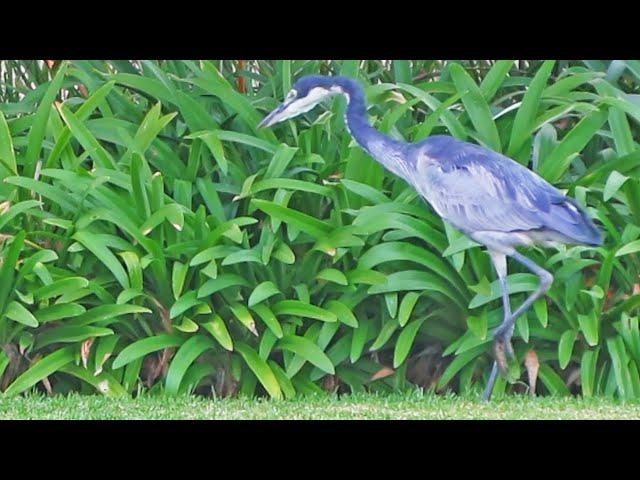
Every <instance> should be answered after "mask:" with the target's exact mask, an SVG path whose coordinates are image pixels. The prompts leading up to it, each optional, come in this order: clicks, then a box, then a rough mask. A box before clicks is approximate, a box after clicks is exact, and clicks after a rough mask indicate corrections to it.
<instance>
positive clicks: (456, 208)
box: [414, 141, 582, 233]
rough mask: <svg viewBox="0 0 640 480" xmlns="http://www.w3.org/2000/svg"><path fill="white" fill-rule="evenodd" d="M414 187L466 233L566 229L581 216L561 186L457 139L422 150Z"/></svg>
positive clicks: (577, 221)
mask: <svg viewBox="0 0 640 480" xmlns="http://www.w3.org/2000/svg"><path fill="white" fill-rule="evenodd" d="M416 170H417V172H416V173H417V176H416V179H415V181H414V184H415V185H416V188H417V189H418V190H419V191H420V192H421V193H422V194H423V195H424V196H425V198H426V199H427V200H428V201H429V203H431V205H432V206H433V207H434V209H435V210H436V211H437V212H438V214H440V215H441V216H442V217H443V218H444V219H446V220H448V221H449V222H450V223H452V224H453V225H454V226H456V227H457V228H459V229H461V230H463V231H466V232H467V233H471V232H477V231H487V230H490V231H499V232H514V231H527V230H538V229H544V228H552V229H554V230H555V229H558V228H559V229H560V231H562V230H566V229H567V228H570V226H571V225H576V224H578V223H579V222H581V221H582V215H581V212H580V211H579V208H577V207H576V206H575V204H574V202H571V201H569V200H568V199H567V197H565V196H564V195H563V194H562V193H561V192H560V191H558V190H557V189H556V188H554V187H553V186H552V185H550V184H549V183H547V182H546V181H545V180H543V179H542V178H540V177H539V176H538V175H536V174H535V173H533V172H532V171H531V170H529V169H527V168H525V167H524V166H522V165H520V164H519V163H517V162H515V161H513V160H511V159H510V158H508V157H505V156H503V155H500V154H498V153H496V152H492V151H490V150H487V149H485V148H482V147H479V146H477V145H473V144H469V143H466V142H460V141H455V142H451V144H450V145H447V148H446V149H437V148H436V149H425V150H423V151H422V152H421V153H419V154H418V158H417V160H416Z"/></svg>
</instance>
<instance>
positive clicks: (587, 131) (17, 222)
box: [0, 61, 640, 399]
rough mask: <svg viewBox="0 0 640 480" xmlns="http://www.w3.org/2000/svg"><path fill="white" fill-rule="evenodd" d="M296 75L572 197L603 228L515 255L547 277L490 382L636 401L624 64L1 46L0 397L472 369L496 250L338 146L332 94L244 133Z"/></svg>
mask: <svg viewBox="0 0 640 480" xmlns="http://www.w3.org/2000/svg"><path fill="white" fill-rule="evenodd" d="M309 73H323V74H342V75H351V76H354V77H357V78H358V79H359V80H360V81H361V82H362V84H363V86H364V87H365V88H366V92H367V97H368V99H369V102H370V104H371V108H370V110H369V113H370V116H371V120H372V122H373V123H374V125H375V126H376V127H377V128H379V129H380V130H382V131H384V132H387V133H388V134H389V135H392V136H394V137H397V138H401V139H403V140H405V141H417V140H420V139H423V138H425V137H427V136H428V135H430V134H436V133H445V134H450V135H453V136H455V137H458V138H461V139H466V140H468V141H472V142H477V143H480V144H482V145H485V146H486V147H489V148H492V149H494V150H496V151H499V152H503V153H505V154H507V155H509V156H511V157H512V158H514V159H516V160H517V161H519V162H521V163H523V164H525V165H527V166H528V167H530V168H532V169H533V170H535V171H537V172H538V173H539V174H541V175H542V176H543V177H545V178H546V179H547V180H549V181H550V182H552V183H554V184H555V185H557V186H558V187H559V188H561V189H563V190H566V191H568V193H569V195H571V196H574V197H575V198H577V199H578V201H579V202H581V203H582V204H584V205H586V206H587V207H588V209H589V211H590V213H591V214H592V215H593V216H594V217H595V218H596V219H597V220H598V222H599V224H601V225H602V228H603V230H604V232H605V237H606V242H605V245H604V246H603V247H601V248H586V247H569V248H564V247H562V248H561V249H560V250H537V249H533V250H531V251H530V252H529V254H530V255H531V256H532V258H533V259H534V260H535V261H536V262H538V263H540V264H542V265H544V266H545V268H547V269H549V270H550V271H552V272H554V274H555V278H556V281H555V283H554V285H553V287H552V290H551V291H550V292H549V295H548V297H547V298H546V299H544V300H541V301H539V302H538V303H537V304H536V306H535V309H534V311H532V312H530V313H529V314H528V315H526V316H523V317H522V318H521V319H519V320H518V323H517V329H516V336H515V337H514V346H515V350H516V354H517V357H518V359H519V363H520V371H519V372H513V373H514V375H515V377H516V378H518V379H519V380H518V381H516V382H515V383H513V384H508V383H507V382H505V381H504V380H502V379H501V380H500V381H499V383H498V385H497V389H498V391H511V392H515V391H520V392H522V391H526V390H533V389H535V390H536V391H537V392H539V393H542V394H549V393H551V394H556V395H568V394H571V393H576V394H582V395H584V396H593V395H606V396H615V397H620V398H624V399H630V398H638V397H640V374H639V368H640V331H639V326H638V317H637V307H638V305H640V288H639V286H638V270H639V268H640V263H639V259H638V255H637V252H638V251H640V184H639V179H640V176H639V173H640V170H639V167H640V151H639V150H638V143H637V141H638V139H639V129H638V122H639V121H640V96H639V94H640V62H639V61H614V62H610V61H607V62H603V61H571V62H568V61H545V62H541V61H497V62H494V61H385V62H382V61H202V62H195V61H140V62H138V61H135V62H133V61H132V62H128V61H62V62H60V61H0V178H1V180H2V182H1V183H0V202H1V203H0V232H1V237H0V242H1V246H0V257H1V260H2V266H1V267H0V344H1V345H2V350H1V351H0V390H2V391H4V393H5V394H7V395H11V394H17V393H20V392H24V391H27V390H30V389H33V388H37V389H40V390H45V391H48V392H50V393H65V392H69V391H79V392H81V393H91V392H96V391H97V392H101V393H103V394H105V395H131V394H139V393H140V392H143V391H144V392H148V393H151V394H153V393H154V392H157V393H161V392H163V393H165V394H179V393H183V392H196V393H201V394H206V395H212V396H216V397H225V396H231V395H238V394H244V395H263V394H266V395H270V396H272V397H278V398H279V397H287V398H291V397H294V396H296V395H306V394H310V393H313V392H322V391H340V392H359V391H376V392H390V391H403V390H408V389H415V388H416V385H418V386H420V387H423V388H425V389H435V390H436V391H447V390H453V391H456V392H459V393H463V394H464V393H473V392H475V391H479V390H480V389H481V388H482V387H483V386H484V384H485V382H486V379H487V376H488V373H489V370H490V365H491V360H492V359H491V343H492V340H491V335H490V331H491V329H492V328H493V327H495V326H496V325H497V324H498V323H499V322H500V321H501V318H502V314H501V301H500V299H499V291H498V285H497V282H496V281H495V274H494V272H493V271H492V268H491V265H490V261H489V258H488V256H487V254H486V253H484V252H483V251H482V249H480V248H478V247H477V245H475V244H474V243H473V242H470V241H469V240H467V239H466V238H464V237H462V236H461V235H460V234H459V233H458V232H456V231H454V230H453V229H451V228H450V227H449V226H448V225H446V224H444V223H443V222H442V221H441V220H440V219H439V218H438V216H437V215H436V214H435V213H434V212H433V211H432V210H431V209H430V207H428V206H427V205H426V204H425V203H424V202H423V201H422V200H421V199H420V198H419V197H417V195H416V194H415V192H413V191H412V189H411V188H410V187H408V186H407V185H406V184H405V183H404V182H403V181H402V180H400V179H398V178H395V177H394V176H393V175H391V174H389V173H386V172H384V171H383V170H382V168H381V167H380V166H379V165H378V164H376V163H375V161H373V160H372V159H371V158H369V157H368V156H367V155H366V154H365V153H364V152H363V151H362V150H361V149H360V148H359V147H358V146H357V145H356V144H355V143H354V142H353V141H352V139H351V137H350V136H349V134H348V132H347V130H346V129H345V126H344V119H343V112H344V109H345V106H346V105H345V102H344V100H343V99H337V100H335V101H334V103H332V104H329V105H327V106H326V109H324V110H323V109H322V108H318V109H316V110H315V111H314V112H309V113H308V114H307V115H306V116H305V117H304V118H301V119H298V120H296V121H290V122H286V123H284V124H282V125H278V126H277V127H276V128H275V129H273V130H257V129H256V125H257V124H258V122H259V121H260V120H261V119H262V118H263V116H264V115H265V114H266V113H267V112H268V111H270V110H271V109H272V108H274V107H275V106H276V105H277V104H278V103H279V101H280V100H281V99H282V98H283V97H284V95H285V94H286V92H287V91H288V90H289V88H290V86H291V84H292V83H293V82H294V81H295V79H297V78H299V77H300V76H302V75H304V74H309ZM509 284H510V289H511V291H512V292H513V295H512V302H513V303H514V304H516V303H517V302H520V301H522V300H523V299H524V297H525V295H526V294H527V292H529V291H531V290H533V289H534V288H535V286H536V279H535V277H534V276H533V275H531V274H529V273H528V272H525V271H524V270H522V269H521V268H519V267H518V266H516V265H512V266H511V275H510V276H509Z"/></svg>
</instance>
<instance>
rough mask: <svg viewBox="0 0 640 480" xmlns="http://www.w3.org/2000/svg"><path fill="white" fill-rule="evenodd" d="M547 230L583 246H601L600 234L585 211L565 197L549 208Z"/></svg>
mask: <svg viewBox="0 0 640 480" xmlns="http://www.w3.org/2000/svg"><path fill="white" fill-rule="evenodd" d="M549 213H550V218H549V220H550V221H549V222H548V224H547V228H550V229H552V230H555V231H556V232H558V233H560V234H562V235H564V236H566V237H568V238H569V239H571V240H573V241H574V242H576V243H580V244H584V245H593V246H598V245H602V241H603V239H602V232H601V231H600V229H599V228H598V227H597V226H596V225H595V224H594V223H593V220H592V219H591V218H590V217H589V215H588V213H587V212H586V211H585V209H584V208H583V207H582V206H580V204H578V203H577V202H576V201H575V200H573V199H572V198H569V197H565V198H564V199H563V201H561V202H559V203H557V204H554V205H553V206H552V208H551V211H550V212H549Z"/></svg>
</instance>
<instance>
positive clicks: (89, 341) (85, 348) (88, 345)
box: [80, 337, 95, 368]
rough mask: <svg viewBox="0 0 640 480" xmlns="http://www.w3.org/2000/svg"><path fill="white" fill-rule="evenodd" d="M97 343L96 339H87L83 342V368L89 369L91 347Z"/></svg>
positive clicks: (81, 349) (81, 352)
mask: <svg viewBox="0 0 640 480" xmlns="http://www.w3.org/2000/svg"><path fill="white" fill-rule="evenodd" d="M94 341H95V337H91V338H87V339H86V340H85V341H84V342H82V346H81V347H80V357H81V358H82V366H83V367H84V368H87V362H88V361H89V355H91V345H93V342H94Z"/></svg>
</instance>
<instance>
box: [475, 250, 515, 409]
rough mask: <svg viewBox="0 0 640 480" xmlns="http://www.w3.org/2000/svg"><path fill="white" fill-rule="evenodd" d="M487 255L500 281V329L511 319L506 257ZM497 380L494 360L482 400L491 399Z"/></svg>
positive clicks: (497, 254) (491, 253)
mask: <svg viewBox="0 0 640 480" xmlns="http://www.w3.org/2000/svg"><path fill="white" fill-rule="evenodd" d="M489 255H491V261H492V262H493V266H494V267H495V269H496V273H497V274H498V278H499V280H500V289H501V290H502V306H503V310H504V317H503V320H502V324H501V325H500V327H502V326H504V325H505V324H506V323H508V322H509V318H510V317H511V304H510V303H509V286H508V285H507V257H506V255H505V254H503V253H498V252H495V251H489ZM497 378H498V362H497V361H496V360H494V362H493V367H492V368H491V374H490V375H489V381H488V382H487V386H486V388H485V390H484V393H483V394H482V399H483V400H489V399H490V398H491V393H492V392H493V387H494V385H495V383H496V379H497Z"/></svg>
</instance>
